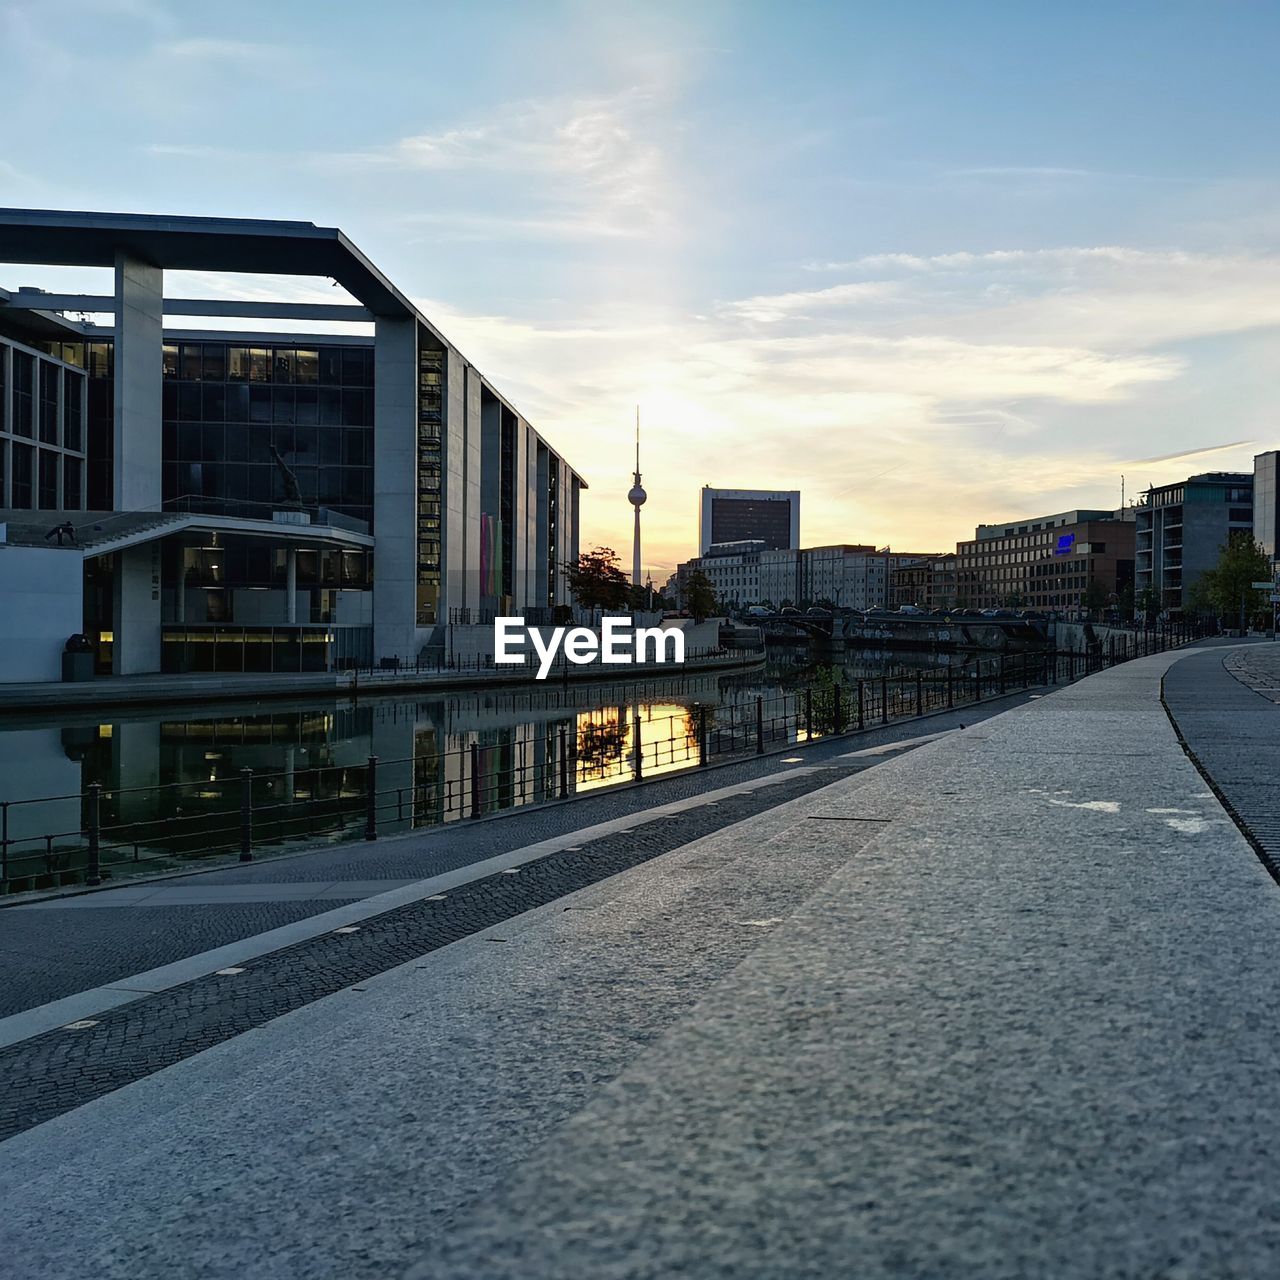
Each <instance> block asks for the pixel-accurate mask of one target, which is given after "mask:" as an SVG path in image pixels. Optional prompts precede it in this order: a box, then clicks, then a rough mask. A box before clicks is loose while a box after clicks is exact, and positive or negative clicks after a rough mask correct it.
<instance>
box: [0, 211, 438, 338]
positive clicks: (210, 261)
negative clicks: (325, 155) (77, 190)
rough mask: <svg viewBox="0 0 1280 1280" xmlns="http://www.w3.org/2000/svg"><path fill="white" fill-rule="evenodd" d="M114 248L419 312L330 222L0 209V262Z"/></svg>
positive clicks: (109, 257) (97, 259)
mask: <svg viewBox="0 0 1280 1280" xmlns="http://www.w3.org/2000/svg"><path fill="white" fill-rule="evenodd" d="M121 253H124V254H128V255H129V256H131V257H135V258H139V259H141V260H142V261H143V262H148V263H150V264H151V265H152V266H155V267H160V268H162V269H163V270H166V271H231V272H239V273H246V274H251V275H296V276H326V277H328V278H329V279H331V280H335V281H336V282H337V283H338V284H340V285H341V286H342V287H343V288H344V289H345V290H346V291H347V292H348V293H349V294H351V296H352V297H353V298H355V299H357V300H358V301H359V302H361V303H363V304H364V306H365V307H367V308H368V309H369V311H370V312H372V313H373V315H375V316H387V317H391V318H394V319H408V318H410V317H414V316H418V315H419V313H418V310H417V308H416V307H415V306H414V305H413V303H412V302H410V301H409V299H408V298H407V297H405V295H404V294H403V293H401V292H400V290H399V289H397V288H396V287H395V285H393V284H392V283H391V281H390V280H388V279H387V277H386V276H384V275H383V274H382V272H381V271H379V270H378V269H377V267H375V266H374V265H373V263H371V262H370V261H369V259H368V258H366V257H365V256H364V254H363V253H361V252H360V250H359V249H357V248H356V246H355V245H354V244H352V243H351V241H350V240H348V239H347V237H346V236H345V235H344V234H343V233H342V232H341V231H339V230H338V228H337V227H317V226H316V225H315V223H313V222H283V221H276V220H267V219H257V218H175V217H162V216H159V215H155V214H136V213H79V212H70V211H67V210H61V209H0V262H14V263H45V264H51V265H57V266H75V267H114V266H115V263H116V257H117V255H118V254H121ZM419 318H421V317H419Z"/></svg>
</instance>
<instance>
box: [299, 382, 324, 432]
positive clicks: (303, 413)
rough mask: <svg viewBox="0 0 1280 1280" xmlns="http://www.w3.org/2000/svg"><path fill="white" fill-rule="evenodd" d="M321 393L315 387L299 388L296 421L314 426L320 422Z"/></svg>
mask: <svg viewBox="0 0 1280 1280" xmlns="http://www.w3.org/2000/svg"><path fill="white" fill-rule="evenodd" d="M319 408H320V393H319V391H318V390H317V389H316V388H315V387H299V388H298V399H297V404H296V407H295V409H294V421H295V422H299V423H307V424H310V425H314V424H315V423H316V421H317V420H318V416H319Z"/></svg>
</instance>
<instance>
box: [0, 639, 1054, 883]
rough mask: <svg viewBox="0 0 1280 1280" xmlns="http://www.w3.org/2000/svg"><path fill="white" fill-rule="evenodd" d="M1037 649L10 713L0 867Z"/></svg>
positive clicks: (187, 846)
mask: <svg viewBox="0 0 1280 1280" xmlns="http://www.w3.org/2000/svg"><path fill="white" fill-rule="evenodd" d="M1040 661H1041V660H1040V658H1039V657H1038V656H1036V657H1034V658H1020V657H1018V656H1016V655H1015V656H1009V657H1006V658H1004V659H1000V658H997V657H994V656H992V655H983V656H982V657H981V658H979V657H978V656H976V655H973V654H926V653H908V652H902V651H895V652H892V653H890V652H870V651H860V652H853V651H850V652H848V653H846V654H842V655H840V656H839V657H838V658H837V659H836V660H835V661H834V662H833V661H832V660H831V659H830V657H828V658H827V660H826V661H816V660H815V655H814V654H812V653H811V652H809V650H808V649H807V648H804V647H796V646H777V647H773V646H771V647H770V650H769V655H768V658H767V660H766V661H765V662H763V663H762V664H761V665H760V666H759V667H756V668H752V669H749V670H745V671H744V670H741V669H739V670H737V671H735V672H733V673H716V672H704V673H686V674H683V675H673V676H662V677H659V678H653V679H641V680H634V681H627V682H615V683H610V682H601V683H591V684H576V683H575V684H560V685H555V684H552V683H551V682H547V683H546V684H531V685H528V686H524V687H521V688H518V689H512V688H504V689H492V690H488V691H486V690H484V689H477V690H474V691H454V692H449V693H440V694H426V693H423V692H421V691H418V692H405V693H401V694H394V695H393V694H388V695H380V696H376V697H364V696H361V697H359V698H357V699H350V698H347V699H334V698H332V697H330V698H327V699H313V700H299V701H278V700H272V701H266V702H261V701H260V702H253V703H244V704H236V703H215V704H208V705H205V706H192V707H184V708H174V707H168V706H166V707H164V708H155V707H152V708H138V709H137V710H128V709H124V710H122V709H119V708H112V709H111V710H109V711H107V710H99V711H97V712H92V711H86V712H83V713H76V712H67V711H62V712H59V713H58V715H57V716H56V717H54V716H43V715H40V714H36V713H23V714H22V715H20V716H17V715H15V716H8V717H5V718H4V719H3V720H0V818H2V823H3V827H2V829H0V853H2V854H3V866H0V882H3V883H4V884H5V885H7V886H8V888H10V889H11V890H12V889H23V888H32V887H44V886H48V885H56V884H59V883H67V882H76V881H78V880H79V879H81V878H82V877H83V874H84V869H85V865H86V856H85V853H86V848H87V845H88V844H89V839H90V837H89V832H90V829H91V828H94V827H96V828H97V840H98V843H99V844H100V846H101V860H102V864H103V866H104V867H105V868H114V869H115V873H116V874H127V873H129V871H130V870H131V868H132V867H134V866H136V867H137V869H139V870H141V869H144V868H145V869H148V870H153V871H154V870H157V869H167V868H172V867H176V866H181V865H185V864H186V862H187V860H188V859H191V858H193V857H203V856H208V855H210V854H217V853H223V854H225V853H229V852H232V853H233V852H236V851H237V850H238V849H239V848H240V847H241V846H242V845H243V844H244V843H245V841H246V831H245V822H246V812H245V811H246V810H248V817H247V820H248V822H249V823H250V826H251V831H250V832H249V833H248V837H247V838H248V840H249V842H250V843H251V844H252V847H253V848H254V849H255V850H260V849H262V848H263V846H271V845H276V846H279V845H281V844H285V843H289V842H298V841H302V840H309V841H316V840H324V839H350V838H354V837H358V836H359V835H360V834H362V829H363V827H364V826H366V825H367V824H368V823H369V821H370V804H369V789H370V779H371V778H372V779H373V789H374V794H375V802H374V805H373V809H374V810H375V813H374V815H373V821H374V822H375V823H376V826H377V829H378V832H379V834H380V835H387V834H393V833H396V832H403V831H407V830H411V829H413V828H415V827H419V826H424V825H430V824H435V823H441V822H449V821H455V820H459V819H466V818H472V817H479V816H482V815H484V814H489V813H493V812H496V811H499V810H502V809H508V808H512V807H516V806H520V805H527V804H536V803H545V802H547V801H549V800H555V799H563V798H568V797H570V796H572V795H575V794H581V793H582V792H584V791H589V790H593V789H596V788H599V787H606V786H612V785H617V784H620V783H624V782H631V781H635V780H638V779H642V778H645V777H651V776H654V775H656V774H660V773H663V772H668V771H670V770H673V769H679V768H685V767H688V766H689V765H691V764H697V763H698V762H699V761H700V760H708V761H710V760H714V759H715V758H717V757H719V758H728V757H729V756H732V755H737V754H744V753H748V752H751V751H754V750H761V749H773V748H775V747H777V746H785V745H786V744H787V743H793V742H800V741H803V740H805V739H806V738H808V737H810V736H817V735H821V734H823V733H829V732H833V731H840V730H843V729H848V728H854V727H857V723H858V721H859V718H862V719H867V720H869V721H871V722H879V721H881V720H883V719H887V718H899V717H901V716H903V715H912V714H917V713H918V712H920V711H922V710H930V709H934V708H937V707H940V706H945V705H948V703H949V702H952V701H967V700H969V699H970V698H971V697H973V696H986V695H989V694H992V693H995V692H997V691H998V688H997V682H999V686H1000V687H1002V686H1003V684H1004V681H1005V680H1006V679H1008V680H1010V681H1015V682H1018V683H1021V681H1022V678H1023V676H1024V675H1025V676H1027V678H1030V675H1031V672H1030V668H1029V665H1028V664H1029V663H1032V662H1034V663H1036V664H1039V663H1040ZM1002 665H1003V668H1004V670H1003V671H1002V670H1001V666H1002ZM1024 668H1025V670H1024ZM371 757H375V758H376V761H377V764H376V766H375V768H374V770H373V771H372V772H371V770H370V764H369V762H370V758H371ZM94 784H97V785H96V786H95V785H94ZM95 819H96V820H95Z"/></svg>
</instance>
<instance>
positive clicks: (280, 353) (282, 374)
mask: <svg viewBox="0 0 1280 1280" xmlns="http://www.w3.org/2000/svg"><path fill="white" fill-rule="evenodd" d="M274 355H275V358H274V359H273V360H272V368H273V372H274V379H275V381H276V382H292V381H293V366H294V353H293V351H292V350H291V349H290V348H288V347H276V348H275V351H274Z"/></svg>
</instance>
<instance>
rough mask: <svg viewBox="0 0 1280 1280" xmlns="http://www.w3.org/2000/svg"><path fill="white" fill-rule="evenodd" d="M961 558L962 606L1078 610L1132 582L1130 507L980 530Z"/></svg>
mask: <svg viewBox="0 0 1280 1280" xmlns="http://www.w3.org/2000/svg"><path fill="white" fill-rule="evenodd" d="M955 561H956V567H955V600H954V604H955V605H956V606H958V607H968V608H974V609H995V608H1000V607H1002V606H1011V605H1014V604H1017V605H1019V606H1022V607H1027V608H1033V609H1040V610H1045V611H1048V612H1058V613H1068V614H1070V613H1075V612H1077V611H1079V610H1081V609H1083V608H1086V607H1087V602H1089V601H1091V600H1109V599H1110V598H1111V597H1113V596H1116V595H1118V594H1119V593H1120V592H1122V591H1123V590H1124V589H1125V587H1126V586H1129V585H1131V584H1132V582H1133V574H1134V522H1133V519H1132V516H1131V514H1130V512H1128V511H1124V510H1122V511H1065V512H1059V513H1057V514H1055V515H1049V516H1035V517H1032V518H1030V519H1024V520H1011V521H1007V522H1005V523H1003V524H988V525H979V526H978V527H977V529H975V530H974V536H973V538H972V539H970V540H969V541H967V542H961V543H958V544H957V546H956V556H955Z"/></svg>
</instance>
